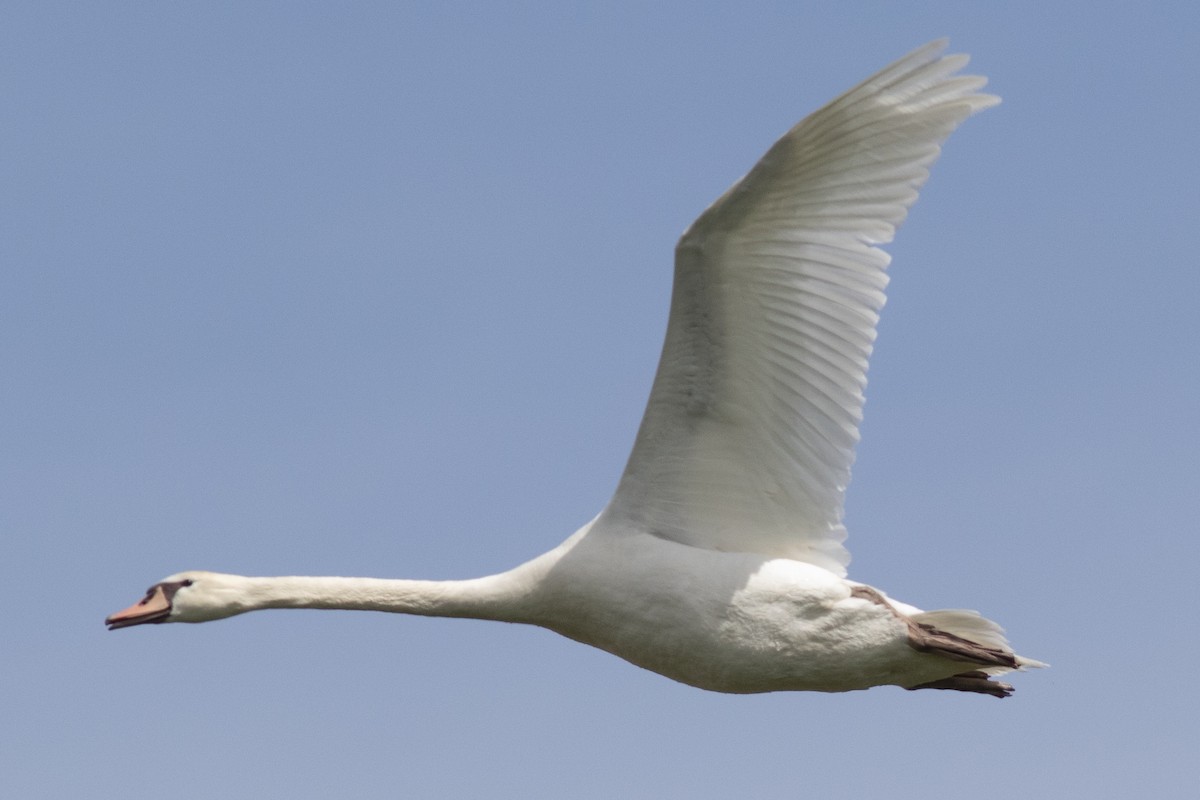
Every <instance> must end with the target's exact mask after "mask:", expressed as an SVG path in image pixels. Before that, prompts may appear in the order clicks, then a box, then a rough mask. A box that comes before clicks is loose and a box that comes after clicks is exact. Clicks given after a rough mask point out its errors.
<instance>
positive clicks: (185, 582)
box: [179, 578, 192, 586]
mask: <svg viewBox="0 0 1200 800" xmlns="http://www.w3.org/2000/svg"><path fill="white" fill-rule="evenodd" d="M179 585H180V586H191V585H192V580H191V578H189V579H187V580H185V581H180V582H179Z"/></svg>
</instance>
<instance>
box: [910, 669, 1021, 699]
mask: <svg viewBox="0 0 1200 800" xmlns="http://www.w3.org/2000/svg"><path fill="white" fill-rule="evenodd" d="M906 688H908V689H910V690H912V689H954V690H955V691H959V692H978V693H979V694H990V695H991V696H992V697H1008V696H1009V695H1011V694H1012V693H1013V687H1011V686H1009V685H1008V684H1007V683H1000V681H994V680H991V678H990V677H989V676H988V674H987V673H986V672H980V671H979V670H972V671H971V672H961V673H959V674H958V675H951V676H950V677H949V678H942V679H941V680H940V681H930V682H929V683H918V684H917V685H916V686H909V687H906Z"/></svg>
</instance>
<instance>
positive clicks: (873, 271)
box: [105, 40, 1044, 697]
mask: <svg viewBox="0 0 1200 800" xmlns="http://www.w3.org/2000/svg"><path fill="white" fill-rule="evenodd" d="M946 44H947V42H946V40H940V41H936V42H933V43H931V44H928V45H926V46H924V47H922V48H919V49H917V50H915V51H913V52H912V53H910V54H909V55H907V56H905V57H903V58H901V59H900V60H899V61H896V62H895V63H894V64H892V65H891V66H888V67H887V68H885V69H883V70H882V71H881V72H879V73H877V74H875V75H874V76H872V77H870V78H868V79H867V80H866V81H864V82H863V83H861V84H859V85H858V86H856V87H855V88H853V89H851V90H850V91H848V92H846V93H845V94H843V95H842V96H840V97H838V98H837V99H836V100H834V101H833V102H831V103H829V104H828V105H826V106H824V107H823V108H821V109H820V110H818V111H816V112H815V113H813V114H812V115H810V116H809V117H807V118H806V119H804V120H803V121H801V122H800V123H799V124H797V125H796V126H795V127H793V128H792V129H791V130H790V131H788V133H787V134H786V135H784V137H783V138H782V139H780V140H779V141H778V142H776V143H775V145H774V146H772V147H771V149H770V150H768V151H767V153H766V155H764V156H763V157H762V159H761V160H760V161H759V162H758V163H757V164H756V165H755V166H754V168H753V169H751V170H750V172H749V173H747V174H746V175H745V177H743V178H742V179H741V180H739V181H738V182H736V183H735V184H734V185H733V186H732V188H730V189H729V190H728V191H727V192H725V193H724V194H723V195H721V196H720V197H719V198H718V199H717V200H716V201H715V202H714V203H713V204H712V205H711V206H709V207H708V209H707V210H705V211H704V213H703V214H701V215H700V217H699V218H698V219H697V220H696V221H695V222H694V223H693V224H692V225H691V227H689V228H688V229H687V231H686V232H685V233H684V234H683V236H682V238H681V239H680V240H679V243H678V245H677V246H676V250H675V282H674V289H673V293H672V299H671V311H670V319H669V323H668V327H667V332H666V341H665V344H664V345H663V350H662V356H661V361H660V363H659V367H658V372H657V374H656V376H655V379H654V383H653V387H652V389H651V393H650V398H649V401H648V405H647V408H646V412H645V416H644V418H643V420H642V423H641V427H640V429H639V431H638V434H637V438H636V441H635V443H634V446H633V451H632V453H631V455H630V457H629V461H628V463H627V465H626V468H625V471H624V473H623V474H622V475H621V477H620V480H619V483H618V486H617V490H616V493H615V494H614V496H613V498H612V499H611V501H610V502H609V503H608V505H607V506H606V507H605V508H604V509H603V510H602V511H601V512H600V513H599V514H598V515H597V516H596V517H595V518H594V519H592V520H591V521H590V522H588V523H587V524H586V525H584V526H583V527H582V528H580V529H579V530H578V531H576V532H575V533H574V534H573V535H571V536H570V537H569V538H567V540H566V541H564V542H563V543H562V544H561V545H559V546H558V547H556V548H554V549H553V550H551V551H549V552H548V553H545V554H543V555H541V556H538V557H537V558H534V559H533V560H531V561H528V562H527V563H524V564H522V565H520V566H518V567H516V568H514V569H512V570H509V571H507V572H503V573H500V574H497V575H490V576H487V577H482V578H475V579H471V580H452V581H425V580H389V579H375V578H343V577H245V576H239V575H226V574H218V573H214V572H201V571H192V572H181V573H178V574H175V575H171V576H170V577H167V578H164V579H163V580H161V581H159V582H158V583H156V584H154V585H153V586H151V587H150V588H149V590H147V592H146V594H145V596H144V597H143V598H142V599H141V600H139V601H138V602H137V603H135V604H134V605H133V606H130V607H129V608H127V609H125V610H123V611H119V612H117V613H115V614H112V615H110V616H109V617H108V618H107V619H106V620H105V622H106V624H107V625H108V626H109V629H110V630H111V629H118V628H126V627H130V626H134V625H142V624H145V623H162V622H207V621H210V620H216V619H222V618H225V617H231V616H234V615H236V614H241V613H244V612H247V611H256V610H259V609H268V608H326V609H349V610H370V611H388V612H396V613H404V614H421V615H427V616H442V617H471V618H476V619H489V620H500V621H507V622H517V623H526V624H530V625H539V626H542V627H544V628H548V629H550V630H552V631H555V632H557V633H559V634H562V635H563V636H566V637H568V638H571V639H574V640H577V641H579V642H583V643H585V644H589V645H592V646H594V647H598V648H600V649H602V650H605V651H608V652H609V653H612V654H614V655H617V656H619V657H621V658H623V659H625V660H627V661H629V662H632V663H633V664H636V665H638V666H641V667H644V668H646V669H649V670H652V671H654V672H657V673H660V674H662V675H664V676H666V677H668V678H672V679H674V680H676V681H680V682H682V683H685V684H689V685H691V686H695V687H699V688H701V689H706V690H711V691H717V692H730V693H755V692H772V691H780V690H793V691H799V690H810V691H822V692H842V691H850V690H856V689H866V688H870V687H872V686H880V685H896V686H901V687H904V688H906V689H926V688H928V689H950V690H958V691H964V692H973V693H980V694H987V695H991V696H995V697H1006V696H1008V695H1010V694H1011V693H1012V691H1013V689H1012V687H1011V686H1010V685H1009V684H1006V683H1002V682H999V681H997V680H995V679H994V678H995V677H996V676H998V675H1001V674H1003V673H1007V672H1011V671H1014V670H1020V669H1024V668H1027V667H1038V666H1044V665H1043V664H1041V663H1040V662H1037V661H1034V660H1033V659H1028V658H1023V657H1021V656H1018V655H1017V654H1016V653H1014V652H1013V650H1012V648H1011V647H1010V646H1009V644H1008V642H1007V641H1006V639H1005V637H1004V634H1003V631H1002V629H1001V628H1000V627H999V626H998V625H997V624H996V623H994V622H991V621H990V620H987V619H985V618H983V617H982V616H980V615H979V614H978V613H976V612H974V611H964V610H940V611H922V610H921V609H919V608H916V607H915V606H911V605H908V604H906V603H902V602H900V601H898V600H895V599H892V598H891V597H889V596H888V595H887V594H886V593H884V592H883V591H882V590H880V589H877V588H874V587H872V586H868V585H866V584H863V583H858V582H856V581H852V580H849V579H847V578H846V565H847V563H848V562H849V555H848V553H847V551H846V549H845V547H844V546H843V544H842V542H843V541H844V539H845V536H846V531H845V528H844V527H843V525H842V506H843V495H844V492H845V488H846V485H847V482H848V480H849V477H850V467H851V464H852V462H853V459H854V446H855V443H856V442H857V440H858V425H859V421H860V420H861V417H862V406H863V390H864V387H865V385H866V371H867V360H868V357H869V355H870V353H871V349H872V342H873V340H874V337H875V326H876V321H877V320H878V316H879V311H880V308H881V307H882V306H883V303H884V287H885V285H886V284H887V280H888V279H887V274H886V272H885V269H886V267H887V265H888V263H889V256H888V255H887V254H886V253H885V252H884V251H883V250H881V249H880V245H883V244H886V243H888V242H890V241H891V240H892V237H893V234H894V232H895V229H896V227H897V226H898V225H899V224H900V223H901V221H902V220H903V219H904V217H905V214H906V213H907V209H908V207H909V206H910V205H911V204H912V203H913V201H915V200H916V197H917V190H918V188H919V187H920V186H921V185H922V184H923V183H924V181H925V179H926V178H927V177H928V168H929V166H930V165H931V164H932V163H933V162H934V160H935V159H936V158H937V156H938V155H939V153H940V145H941V143H942V141H943V140H945V138H946V137H947V136H949V134H950V132H951V131H952V130H954V128H956V127H957V126H958V125H959V124H960V123H961V122H962V121H963V120H965V119H966V118H967V117H968V116H970V115H971V114H973V113H975V112H976V111H979V110H982V109H984V108H987V107H989V106H992V105H994V104H996V103H997V102H999V98H996V97H993V96H991V95H987V94H983V93H981V92H980V91H979V90H980V89H982V87H983V86H984V85H985V84H986V79H984V78H982V77H976V76H967V75H959V74H958V72H959V71H960V70H961V69H962V68H963V67H964V66H965V65H966V63H967V60H968V59H967V57H966V56H964V55H948V56H943V55H942V53H943V51H944V49H945V47H946Z"/></svg>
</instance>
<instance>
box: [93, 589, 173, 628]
mask: <svg viewBox="0 0 1200 800" xmlns="http://www.w3.org/2000/svg"><path fill="white" fill-rule="evenodd" d="M170 614H171V601H170V600H168V599H167V594H166V592H164V591H163V587H162V586H154V587H152V588H151V589H150V591H148V592H146V596H145V597H143V598H142V599H141V600H139V601H138V602H136V603H134V604H133V605H131V606H130V607H129V608H127V609H125V610H124V611H118V612H117V613H115V614H109V615H108V617H107V618H106V619H105V620H104V624H105V625H107V626H108V629H109V630H110V631H115V630H116V629H117V628H128V627H129V626H130V625H141V624H143V623H146V622H164V621H165V620H166V619H167V617H168V616H170Z"/></svg>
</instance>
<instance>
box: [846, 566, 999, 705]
mask: <svg viewBox="0 0 1200 800" xmlns="http://www.w3.org/2000/svg"><path fill="white" fill-rule="evenodd" d="M850 594H851V596H852V597H859V598H862V599H863V600H870V601H871V602H872V603H877V604H878V605H881V606H883V607H884V608H886V609H888V610H889V611H891V612H892V613H893V614H894V615H895V616H896V618H897V619H899V620H900V621H901V622H903V623H904V624H905V625H907V626H908V645H909V647H911V648H912V649H914V650H916V651H917V652H919V653H931V654H933V655H939V656H942V657H943V658H950V659H953V660H955V661H965V662H967V663H968V664H980V665H982V666H985V667H1007V668H1008V669H1016V668H1017V666H1018V664H1017V657H1016V656H1015V655H1013V654H1012V653H1010V652H1008V651H1006V650H998V649H996V648H994V647H988V646H986V645H982V644H980V643H979V642H973V641H971V640H970V639H964V638H963V637H961V636H956V635H955V634H953V633H950V632H949V631H944V630H941V629H940V628H935V627H934V626H933V625H929V624H927V623H924V622H915V621H913V619H912V618H911V617H909V616H907V615H905V614H901V613H900V612H899V611H897V610H896V609H895V607H893V606H892V604H891V603H889V602H888V601H887V600H886V599H885V598H884V596H883V595H881V594H880V593H879V592H877V591H876V590H875V589H872V588H871V587H870V586H855V587H854V588H853V589H851V590H850ZM939 688H941V687H939Z"/></svg>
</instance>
